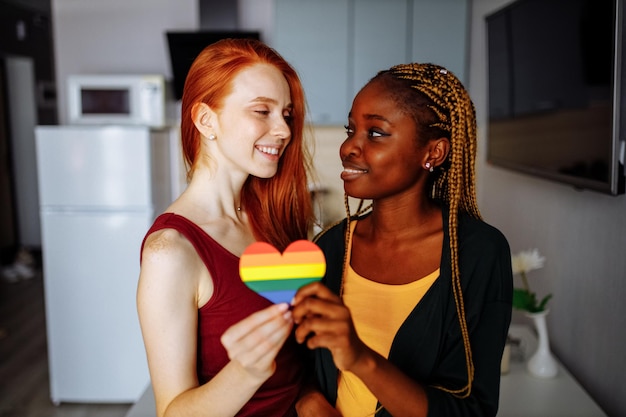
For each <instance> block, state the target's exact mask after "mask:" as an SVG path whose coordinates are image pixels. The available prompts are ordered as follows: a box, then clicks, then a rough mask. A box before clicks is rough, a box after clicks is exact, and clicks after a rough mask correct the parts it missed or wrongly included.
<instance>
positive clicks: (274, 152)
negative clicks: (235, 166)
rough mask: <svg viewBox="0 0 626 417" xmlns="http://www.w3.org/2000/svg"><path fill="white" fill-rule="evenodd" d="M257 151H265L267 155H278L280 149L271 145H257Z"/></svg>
mask: <svg viewBox="0 0 626 417" xmlns="http://www.w3.org/2000/svg"><path fill="white" fill-rule="evenodd" d="M256 148H257V149H258V150H259V151H261V152H263V153H266V154H268V155H278V154H280V149H278V148H273V147H271V146H257V147H256Z"/></svg>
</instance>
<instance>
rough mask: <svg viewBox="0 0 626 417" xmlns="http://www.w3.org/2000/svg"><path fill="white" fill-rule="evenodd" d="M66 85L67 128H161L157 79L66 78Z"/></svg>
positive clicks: (160, 87) (159, 81)
mask: <svg viewBox="0 0 626 417" xmlns="http://www.w3.org/2000/svg"><path fill="white" fill-rule="evenodd" d="M67 84H68V100H67V101H68V110H69V115H68V117H69V124H80V125H82V124H120V125H141V126H149V127H155V128H159V127H163V126H164V125H165V91H164V90H165V80H164V78H163V76H161V75H70V76H69V77H68V83H67Z"/></svg>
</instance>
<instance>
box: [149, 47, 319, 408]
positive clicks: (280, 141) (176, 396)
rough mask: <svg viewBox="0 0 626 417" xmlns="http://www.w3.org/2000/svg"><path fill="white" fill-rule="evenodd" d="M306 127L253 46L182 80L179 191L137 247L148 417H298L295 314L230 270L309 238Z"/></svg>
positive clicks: (225, 52) (271, 58)
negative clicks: (249, 252) (260, 244)
mask: <svg viewBox="0 0 626 417" xmlns="http://www.w3.org/2000/svg"><path fill="white" fill-rule="evenodd" d="M304 117H305V99H304V93H303V90H302V85H301V83H300V80H299V78H298V76H297V74H296V72H295V71H294V69H293V68H292V67H291V66H290V65H289V64H288V63H287V62H286V61H285V60H284V59H283V58H282V57H281V56H280V55H279V54H278V53H277V52H276V51H274V50H273V49H271V48H269V47H268V46H266V45H265V44H263V43H262V42H259V41H254V40H243V39H238V40H235V39H227V40H222V41H219V42H217V43H215V44H212V45H210V46H208V47H207V48H205V49H204V50H203V51H202V52H201V53H200V55H199V56H198V57H197V58H196V60H195V61H194V63H193V65H192V66H191V68H190V70H189V74H188V75H187V79H186V82H185V89H184V92H183V99H182V117H181V136H182V148H183V153H184V156H185V160H186V163H187V166H188V168H189V170H188V186H187V188H186V190H185V191H184V192H183V193H182V194H181V195H180V197H179V198H178V199H177V200H176V201H174V202H173V203H172V204H171V206H170V207H169V208H168V209H167V210H166V212H165V213H163V214H161V215H160V216H159V217H158V218H157V219H156V221H155V223H154V225H153V226H152V228H151V229H150V230H149V231H148V233H147V235H146V238H145V240H144V245H143V248H142V262H141V274H140V278H139V286H138V292H137V305H138V311H139V318H140V323H141V330H142V333H143V338H144V343H145V347H146V352H147V357H148V365H149V369H150V377H151V381H152V387H153V390H154V394H155V399H156V409H157V416H158V417H164V416H172V415H176V416H186V415H189V416H199V415H202V416H211V415H220V416H234V415H237V416H251V415H255V416H261V415H263V416H290V415H295V412H294V402H295V399H296V396H297V395H298V392H299V389H300V384H301V380H302V361H301V359H300V357H299V355H298V346H297V344H296V343H295V341H294V340H293V338H292V337H290V335H291V330H292V326H293V321H292V317H291V313H290V311H289V309H288V305H287V304H284V303H283V304H275V305H273V304H272V303H271V302H270V301H268V300H267V299H265V298H263V297H261V296H260V295H258V294H256V293H254V292H253V291H252V290H250V289H248V288H247V287H246V286H245V285H244V284H243V283H242V281H241V279H240V277H239V257H240V255H241V254H242V252H243V251H244V249H245V248H246V247H247V246H248V245H249V244H250V243H252V242H254V241H266V242H269V243H271V244H272V245H274V246H275V247H276V248H278V249H279V250H283V249H284V248H285V247H286V246H287V245H288V244H289V243H290V242H292V241H294V240H298V239H306V238H307V233H308V231H309V228H310V226H311V223H312V220H313V210H312V206H311V201H310V196H309V191H308V189H307V182H308V180H307V176H308V173H309V167H310V158H309V154H308V151H307V147H306V146H305V143H304V140H303V130H304Z"/></svg>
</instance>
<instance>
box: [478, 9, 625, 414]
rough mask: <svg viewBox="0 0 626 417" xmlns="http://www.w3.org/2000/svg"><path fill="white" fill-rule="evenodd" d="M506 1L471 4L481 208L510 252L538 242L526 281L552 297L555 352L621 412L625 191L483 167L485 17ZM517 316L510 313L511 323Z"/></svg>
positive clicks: (604, 403)
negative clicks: (541, 260) (536, 266)
mask: <svg viewBox="0 0 626 417" xmlns="http://www.w3.org/2000/svg"><path fill="white" fill-rule="evenodd" d="M508 3H510V0H474V2H473V12H472V31H471V51H470V83H469V85H470V94H471V96H472V98H473V100H474V104H475V105H476V111H477V117H478V133H479V158H478V182H479V185H478V190H479V202H480V207H481V209H482V214H483V216H484V217H485V219H486V220H487V221H488V222H490V223H492V224H494V225H495V226H497V227H498V228H500V229H501V230H502V231H503V232H504V233H505V235H506V236H507V237H508V239H509V243H510V244H511V250H512V251H513V252H514V253H515V252H517V251H519V250H522V249H526V248H535V247H536V248H538V249H539V250H540V252H541V253H542V254H544V255H545V256H546V258H547V260H546V266H545V267H544V268H543V269H540V270H537V271H533V272H532V273H531V276H530V277H529V279H530V281H531V286H532V287H533V289H534V290H536V291H537V292H538V293H540V294H541V295H543V294H545V293H548V292H551V293H553V294H554V298H553V299H552V300H551V301H550V309H551V312H550V315H549V316H548V326H549V332H550V338H551V344H552V348H553V351H554V352H555V354H556V355H557V356H558V357H559V359H560V360H561V361H562V362H563V363H564V364H565V365H566V366H567V367H568V368H569V369H570V371H571V372H572V374H573V375H574V376H575V377H576V378H577V379H578V380H579V381H580V382H581V384H582V385H583V386H584V387H585V388H586V389H587V390H588V391H589V392H590V394H591V395H592V396H593V397H594V398H595V399H596V401H597V402H598V404H599V405H600V406H601V407H602V408H603V409H604V410H605V411H606V412H607V414H609V415H610V416H624V415H626V384H625V382H626V380H625V379H624V376H623V375H624V372H623V371H624V366H623V365H622V363H623V356H624V352H625V351H626V332H624V325H625V324H626V319H624V317H626V303H625V302H624V296H625V295H626V196H624V195H622V196H618V197H611V196H607V195H603V194H599V193H595V192H591V191H576V190H574V189H573V188H572V187H569V186H565V185H560V184H557V183H552V182H549V181H547V180H542V179H536V178H533V177H529V176H525V175H521V174H517V173H513V172H509V171H506V170H503V169H499V168H495V167H492V166H488V165H487V164H486V157H485V155H486V152H485V148H486V145H485V142H486V134H487V131H486V129H487V79H486V77H487V75H486V74H487V65H486V47H485V45H486V41H485V26H484V20H483V19H484V16H485V15H486V14H489V13H491V12H492V11H495V10H496V9H498V8H500V7H502V6H504V5H506V4H508ZM516 279H518V278H516ZM516 285H520V283H519V282H518V281H516ZM522 320H523V317H522V316H521V315H519V314H515V315H514V321H522Z"/></svg>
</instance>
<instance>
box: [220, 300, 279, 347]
mask: <svg viewBox="0 0 626 417" xmlns="http://www.w3.org/2000/svg"><path fill="white" fill-rule="evenodd" d="M288 311H289V304H287V303H281V304H274V305H271V306H269V307H267V308H265V309H263V310H259V311H257V312H255V313H253V314H251V315H249V316H248V317H246V318H245V319H243V320H241V321H240V322H238V323H236V324H234V325H232V326H231V327H229V328H228V329H227V330H226V331H225V332H224V334H223V335H222V338H221V341H222V344H228V345H231V344H234V343H236V342H237V341H239V340H240V339H242V338H244V337H246V335H248V334H249V333H250V332H252V331H253V330H254V329H256V328H258V327H259V326H261V325H263V324H264V323H267V322H269V321H272V320H276V319H277V318H281V320H286V317H291V315H290V314H286V313H288Z"/></svg>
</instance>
